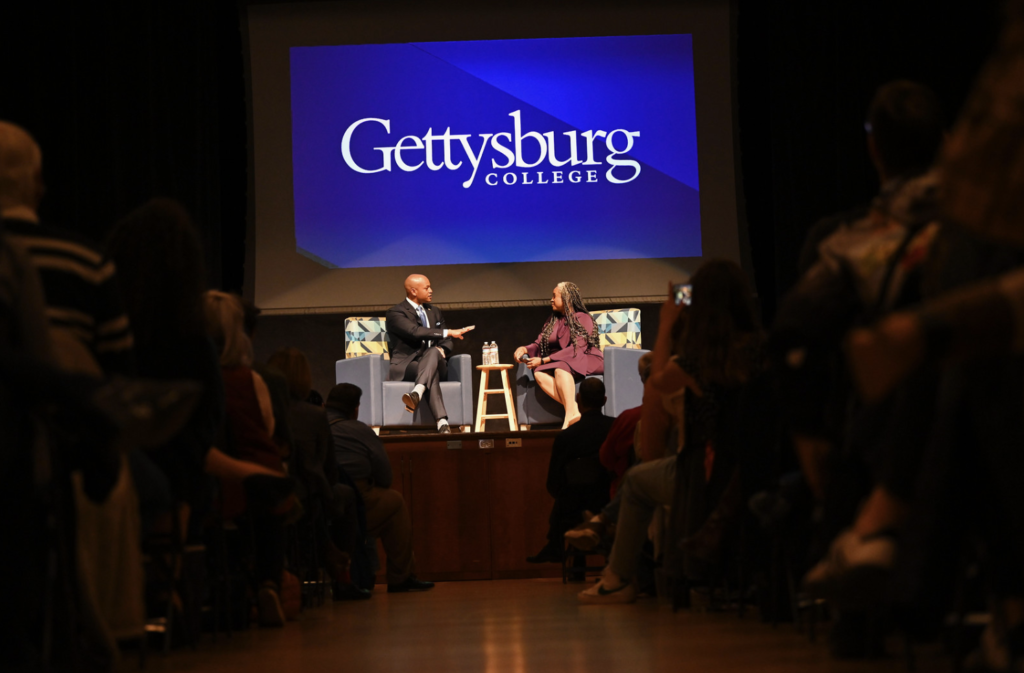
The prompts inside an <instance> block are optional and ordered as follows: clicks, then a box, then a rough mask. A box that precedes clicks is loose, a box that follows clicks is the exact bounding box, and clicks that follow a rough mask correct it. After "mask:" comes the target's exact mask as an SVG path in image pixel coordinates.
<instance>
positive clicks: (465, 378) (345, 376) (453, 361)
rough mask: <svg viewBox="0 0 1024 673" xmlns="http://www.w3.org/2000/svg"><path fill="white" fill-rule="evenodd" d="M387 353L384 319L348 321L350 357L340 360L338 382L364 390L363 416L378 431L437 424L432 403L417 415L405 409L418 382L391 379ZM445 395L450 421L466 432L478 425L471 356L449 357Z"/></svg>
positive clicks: (346, 353) (360, 413)
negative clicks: (404, 399)
mask: <svg viewBox="0 0 1024 673" xmlns="http://www.w3.org/2000/svg"><path fill="white" fill-rule="evenodd" d="M388 353H389V349H388V342H387V331H386V330H385V329H384V318H383V317H373V318H348V319H347V320H346V321H345V359H344V360H338V361H337V362H336V363H335V366H334V373H335V382H336V383H352V384H354V385H357V386H359V388H361V389H362V391H363V397H362V400H361V403H360V406H359V420H360V421H362V422H363V423H366V424H367V425H369V426H370V427H372V428H374V429H375V430H376V429H379V428H380V427H381V426H419V425H423V426H430V427H431V428H433V427H436V423H437V421H436V419H435V418H434V416H433V414H431V413H430V405H429V404H425V403H424V404H420V405H419V407H417V409H416V411H415V412H414V413H412V414H410V413H409V412H408V411H406V410H405V404H404V403H403V402H402V395H404V394H405V393H408V392H411V391H412V389H413V386H414V385H415V384H414V383H412V382H411V381H388V367H389V366H390V360H389V359H388ZM441 393H442V394H443V395H444V405H445V408H446V409H447V410H448V423H449V424H451V425H452V426H453V427H455V426H464V427H463V431H466V430H467V428H466V427H465V426H470V425H471V424H472V423H473V363H472V359H471V358H470V356H469V355H465V354H460V355H454V356H452V357H451V358H449V359H448V380H447V381H442V382H441ZM428 395H429V393H428ZM424 401H426V398H424Z"/></svg>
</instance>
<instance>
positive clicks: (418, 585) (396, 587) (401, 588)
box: [388, 575, 434, 594]
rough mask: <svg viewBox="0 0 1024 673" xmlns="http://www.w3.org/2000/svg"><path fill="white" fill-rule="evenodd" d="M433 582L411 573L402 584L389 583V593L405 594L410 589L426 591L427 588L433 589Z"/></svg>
mask: <svg viewBox="0 0 1024 673" xmlns="http://www.w3.org/2000/svg"><path fill="white" fill-rule="evenodd" d="M433 588H434V583H433V582H423V581H420V580H418V579H416V578H415V577H413V576H412V575H410V576H409V577H408V578H407V579H406V580H405V581H404V582H402V583H400V584H389V585H388V593H389V594H404V593H406V592H409V591H426V590H427V589H433Z"/></svg>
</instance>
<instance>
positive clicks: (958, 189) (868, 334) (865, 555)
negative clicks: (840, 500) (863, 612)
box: [808, 2, 1024, 671]
mask: <svg viewBox="0 0 1024 673" xmlns="http://www.w3.org/2000/svg"><path fill="white" fill-rule="evenodd" d="M1012 4H1013V5H1015V7H1014V9H1013V10H1012V11H1010V12H1009V13H1008V16H1009V17H1010V26H1009V27H1008V28H1007V30H1006V32H1005V33H1004V35H1003V38H1002V40H1001V41H1000V48H999V50H998V52H997V54H996V55H994V56H993V58H992V59H991V60H990V61H989V63H988V64H987V65H986V67H985V69H984V71H983V73H984V75H983V76H982V77H980V78H979V80H978V83H977V85H976V88H975V91H974V93H973V94H972V95H971V97H970V98H969V99H968V101H967V104H966V105H965V107H964V112H963V114H962V116H961V119H960V120H959V121H958V123H957V124H956V125H955V127H954V131H953V134H952V136H951V137H950V139H949V141H948V143H947V144H946V149H945V150H944V152H943V154H942V158H941V160H940V161H939V163H938V166H937V173H939V174H940V175H941V176H942V181H943V184H942V190H941V192H940V196H939V207H940V212H941V217H942V221H943V233H944V234H947V235H946V236H945V237H944V238H945V239H947V240H943V239H940V240H939V241H937V242H936V254H934V255H933V257H934V259H932V260H929V266H930V267H933V269H932V270H934V271H935V273H934V276H935V278H931V279H930V281H931V282H930V283H929V287H928V289H929V292H928V295H927V297H926V299H927V301H925V302H924V303H923V304H922V305H920V306H919V307H915V308H914V309H913V310H909V311H901V312H896V313H893V314H891V315H889V316H887V317H884V318H883V319H882V320H881V321H880V322H879V323H878V324H877V325H876V326H874V327H872V328H868V329H858V330H854V331H853V333H852V334H851V335H850V338H849V340H848V352H849V363H850V369H851V373H852V375H853V379H854V381H855V383H856V384H857V388H858V389H859V391H860V392H861V395H862V399H863V400H864V402H865V403H867V404H868V405H872V406H875V407H878V406H890V407H891V406H895V407H896V408H897V409H898V410H902V409H903V408H904V405H903V404H901V403H902V402H904V401H905V400H906V399H907V398H908V397H912V394H913V393H914V392H915V391H916V388H915V385H916V382H917V381H920V380H921V379H922V378H924V379H925V380H927V378H928V377H929V376H933V377H937V380H936V383H935V384H934V388H933V390H934V392H931V391H930V394H929V395H928V396H926V399H928V400H930V401H934V409H933V410H932V414H931V415H930V416H926V417H924V418H921V417H917V418H911V419H909V421H910V422H914V423H916V424H917V425H918V426H923V427H918V428H914V429H915V430H917V432H916V433H915V434H913V435H911V440H912V441H910V442H909V443H908V442H907V434H908V433H906V432H902V433H898V432H894V431H893V429H890V428H887V429H888V430H890V432H889V436H887V437H886V438H885V439H891V438H892V437H893V436H895V437H898V438H899V439H901V440H902V441H900V442H892V441H889V442H888V444H887V445H886V446H885V447H884V448H885V449H886V454H887V456H886V457H887V458H889V459H890V462H896V463H897V464H902V472H903V473H904V474H903V476H904V479H903V480H902V482H903V483H902V484H901V483H900V482H895V483H894V482H893V481H892V479H891V478H889V477H891V476H892V475H891V474H890V473H884V472H883V473H882V474H881V475H879V478H878V479H877V480H876V483H875V487H874V490H873V491H872V493H871V495H870V496H869V497H868V499H867V500H866V502H865V503H864V506H863V507H862V508H861V510H860V512H859V513H858V515H857V517H856V518H855V520H854V522H853V525H852V526H851V528H850V529H849V530H848V531H846V532H845V533H844V534H843V535H841V536H840V537H839V538H837V539H836V541H835V543H834V544H833V546H832V548H831V549H830V552H829V554H828V555H827V556H826V558H825V559H824V560H823V561H822V563H821V564H819V566H818V567H816V568H815V571H816V572H812V574H811V575H809V577H808V580H812V581H813V582H814V584H815V585H816V588H820V589H827V590H829V593H830V594H833V593H834V594H837V595H839V596H844V595H845V596H848V595H850V594H851V593H854V592H857V590H858V587H863V585H864V578H865V577H867V578H877V579H880V580H881V581H882V582H884V586H885V587H888V591H886V592H885V595H884V598H885V599H886V600H888V601H892V602H894V603H895V604H897V605H899V606H900V607H902V608H906V607H907V606H913V607H915V608H917V610H918V620H917V621H918V622H920V621H921V620H922V618H924V619H925V620H927V619H930V620H931V621H932V622H934V623H941V618H942V616H943V615H945V614H946V611H947V610H948V609H950V598H951V597H950V594H951V592H950V591H949V587H950V586H951V585H952V584H953V579H952V578H954V577H955V575H956V573H958V572H959V573H962V572H963V570H962V568H958V567H957V566H958V560H959V559H961V558H962V556H963V554H964V551H965V549H972V550H978V549H980V550H983V551H982V553H981V554H980V564H979V565H980V568H981V571H980V573H979V574H980V576H982V577H985V578H986V582H985V583H986V585H987V586H986V589H987V591H988V593H989V596H988V598H989V605H990V606H991V613H992V615H991V617H992V618H991V620H990V621H989V623H988V625H987V626H986V630H985V633H984V634H983V637H982V638H981V643H980V647H979V649H978V650H977V651H976V652H975V653H973V654H972V655H971V657H969V661H968V662H967V665H966V668H967V670H987V671H1004V670H1005V671H1009V670H1020V669H1021V668H1022V663H1024V571H1022V568H1024V551H1022V550H1024V516H1022V512H1024V503H1022V493H1024V489H1022V488H1021V482H1022V475H1024V465H1022V462H1021V452H1020V446H1021V443H1022V441H1024V440H1022V436H1024V423H1022V422H1021V416H1020V409H1021V403H1022V399H1024V383H1022V381H1024V377H1022V375H1021V372H1022V371H1024V358H1022V357H1021V352H1022V350H1024V349H1022V348H1021V343H1024V341H1021V340H1020V332H1021V329H1020V324H1021V321H1020V306H1021V297H1022V296H1024V280H1022V279H1024V272H1022V271H1021V269H1022V268H1024V236H1022V235H1021V231H1022V229H1021V227H1020V221H1021V220H1020V216H1021V199H1020V194H1021V193H1022V185H1021V172H1020V170H1019V167H1020V166H1021V165H1022V162H1021V158H1022V157H1024V140H1022V139H1024V105H1022V98H1021V95H1020V77H1019V72H1020V68H1021V65H1022V64H1024V30H1022V29H1024V12H1022V11H1021V9H1022V8H1024V5H1022V4H1021V3H1020V2H1017V3H1012ZM901 420H904V421H906V420H907V419H906V417H905V414H904V415H903V418H902V419H901ZM895 430H897V431H898V430H901V428H899V427H898V426H897V427H896V428H895ZM901 486H903V488H901ZM894 531H895V532H896V533H897V534H896V535H895V536H894V535H893V532H894ZM872 584H873V585H874V586H872V587H871V588H877V586H878V582H877V581H876V582H873V583H872ZM860 593H863V591H861V592H860ZM872 596H873V598H874V599H875V600H876V601H877V600H879V599H880V598H881V597H882V595H881V594H880V593H878V592H872ZM902 612H904V613H906V612H907V610H906V609H904V610H902ZM927 613H930V615H927ZM913 627H914V628H918V629H920V628H921V627H922V624H921V623H917V624H914V625H913Z"/></svg>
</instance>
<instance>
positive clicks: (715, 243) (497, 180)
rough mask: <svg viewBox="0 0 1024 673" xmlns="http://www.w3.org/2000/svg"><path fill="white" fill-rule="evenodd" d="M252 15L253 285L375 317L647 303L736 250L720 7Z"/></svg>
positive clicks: (335, 9)
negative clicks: (572, 296) (559, 292)
mask: <svg viewBox="0 0 1024 673" xmlns="http://www.w3.org/2000/svg"><path fill="white" fill-rule="evenodd" d="M414 7H416V6H414V5H409V6H406V7H404V8H403V7H402V6H392V7H391V8H390V9H374V8H369V7H365V6H354V5H351V4H335V3H315V4H312V3H311V4H288V5H255V6H251V7H249V9H248V43H249V77H250V79H249V84H250V92H251V94H250V95H251V98H250V100H251V108H250V110H251V124H250V131H251V141H252V142H251V153H252V161H251V175H250V211H251V212H250V223H249V224H250V226H249V231H248V236H247V265H246V294H247V296H248V297H250V298H251V299H253V300H254V301H255V302H256V303H257V305H259V306H260V307H261V308H263V309H264V310H268V311H270V312H319V311H349V312H351V311H358V310H367V311H371V310H380V309H382V308H385V307H387V306H390V305H392V304H393V303H394V302H395V301H396V297H400V296H401V284H402V280H403V279H404V278H405V277H406V276H407V275H408V274H410V273H412V272H420V273H425V274H427V275H428V276H429V277H430V279H431V281H432V284H433V286H434V288H435V292H436V294H437V295H438V299H439V300H440V301H439V302H438V303H439V304H440V305H441V306H443V307H449V308H468V307H488V306H515V305H531V304H536V303H544V302H546V301H547V298H548V297H549V296H550V292H551V288H552V287H553V286H554V284H555V283H557V282H558V281H561V280H572V281H574V282H576V283H577V284H578V285H579V286H580V287H581V288H583V290H584V292H585V294H586V296H587V297H588V298H590V299H591V301H593V300H600V299H607V300H609V301H651V300H655V299H657V298H659V297H662V296H664V291H665V287H666V281H668V280H670V279H671V280H677V281H679V280H684V279H685V278H686V277H687V276H688V275H689V274H690V273H692V271H693V270H694V269H695V268H696V266H697V265H699V263H700V260H701V259H707V258H711V257H726V258H730V259H733V260H736V261H740V259H741V255H740V248H741V243H740V242H741V235H742V232H741V231H740V228H739V223H738V217H737V204H738V201H739V194H738V180H737V178H736V166H735V161H734V149H735V148H734V142H735V140H734V136H735V128H734V119H733V116H734V115H733V110H734V101H733V82H732V54H733V48H732V29H731V16H730V8H729V3H728V2H699V3H695V4H692V5H685V4H683V5H681V6H673V7H671V8H669V7H664V6H650V7H644V6H640V7H637V8H631V9H629V10H617V9H607V8H589V9H584V8H582V7H581V8H576V9H574V10H572V11H568V10H541V9H537V8H533V9H531V8H524V9H522V10H516V11H508V10H503V11H486V10H464V9H456V8H452V9H449V10H444V9H434V10H430V11H427V10H421V9H414Z"/></svg>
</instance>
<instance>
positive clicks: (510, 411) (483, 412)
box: [474, 365, 518, 432]
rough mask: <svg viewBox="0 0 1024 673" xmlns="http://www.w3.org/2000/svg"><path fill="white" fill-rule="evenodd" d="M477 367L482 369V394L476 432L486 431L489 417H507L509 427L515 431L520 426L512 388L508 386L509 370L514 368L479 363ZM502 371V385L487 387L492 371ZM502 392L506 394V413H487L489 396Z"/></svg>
mask: <svg viewBox="0 0 1024 673" xmlns="http://www.w3.org/2000/svg"><path fill="white" fill-rule="evenodd" d="M476 368H477V369H479V370H480V396H479V399H478V400H477V403H476V425H475V426H474V428H475V430H474V432H483V431H484V421H486V420H487V419H488V418H507V419H508V429H509V430H511V431H512V432H515V431H516V430H517V429H518V428H517V426H516V408H515V405H514V404H512V389H511V388H509V386H508V370H510V369H512V365H477V366H476ZM495 370H497V371H499V372H501V387H500V388H493V389H490V390H489V389H488V388H487V381H488V379H489V378H490V375H491V372H492V371H495ZM497 393H502V394H503V395H504V396H505V410H506V413H504V414H488V413H487V396H488V395H495V394H497Z"/></svg>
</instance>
